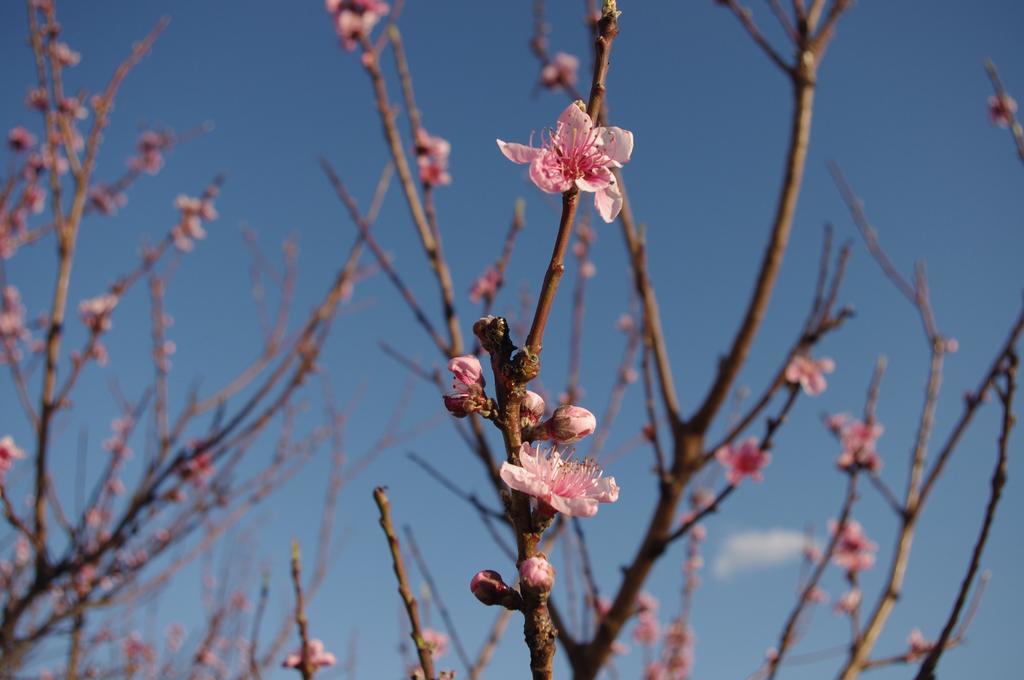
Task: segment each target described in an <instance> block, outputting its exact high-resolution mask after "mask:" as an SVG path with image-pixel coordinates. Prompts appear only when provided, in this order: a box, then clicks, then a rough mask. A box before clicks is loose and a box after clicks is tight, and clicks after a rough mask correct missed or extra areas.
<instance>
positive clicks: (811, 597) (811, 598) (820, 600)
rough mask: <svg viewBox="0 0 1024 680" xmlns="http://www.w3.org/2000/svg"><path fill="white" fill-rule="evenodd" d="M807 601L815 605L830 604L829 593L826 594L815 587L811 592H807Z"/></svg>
mask: <svg viewBox="0 0 1024 680" xmlns="http://www.w3.org/2000/svg"><path fill="white" fill-rule="evenodd" d="M805 599H806V600H807V601H808V602H811V603H813V604H824V603H825V602H828V593H826V592H825V591H824V590H822V589H821V588H819V587H818V586H814V587H813V588H811V589H810V590H809V591H807V596H806V597H805Z"/></svg>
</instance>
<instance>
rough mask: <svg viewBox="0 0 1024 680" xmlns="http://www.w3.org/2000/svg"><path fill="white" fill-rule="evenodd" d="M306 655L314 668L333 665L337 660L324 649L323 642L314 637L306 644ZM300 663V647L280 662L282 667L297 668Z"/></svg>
mask: <svg viewBox="0 0 1024 680" xmlns="http://www.w3.org/2000/svg"><path fill="white" fill-rule="evenodd" d="M306 657H307V658H308V659H309V663H311V664H312V665H313V667H314V668H322V667H324V666H333V665H334V664H335V663H336V662H337V659H335V658H334V655H333V654H331V653H330V652H328V651H325V650H324V643H323V642H321V641H320V640H316V639H313V640H310V641H309V642H308V643H307V644H306ZM301 665H302V648H299V649H297V650H295V651H294V652H292V653H291V654H289V655H288V656H286V657H285V658H284V661H283V662H282V663H281V666H282V667H283V668H298V667H299V666H301Z"/></svg>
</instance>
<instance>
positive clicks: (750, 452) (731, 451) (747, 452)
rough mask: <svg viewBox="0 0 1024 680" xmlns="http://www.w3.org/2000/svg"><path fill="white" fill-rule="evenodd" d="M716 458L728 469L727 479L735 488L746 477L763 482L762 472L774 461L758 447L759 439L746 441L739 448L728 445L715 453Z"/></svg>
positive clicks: (754, 438) (753, 438) (752, 438)
mask: <svg viewBox="0 0 1024 680" xmlns="http://www.w3.org/2000/svg"><path fill="white" fill-rule="evenodd" d="M715 458H716V459H717V460H718V462H719V463H721V464H722V466H723V467H724V468H725V469H726V473H725V478H726V480H727V481H728V482H729V483H730V484H732V485H733V486H736V485H737V484H739V483H740V481H742V479H743V478H744V477H750V478H751V479H753V480H754V481H755V482H760V481H762V480H763V479H764V476H763V475H762V474H761V470H762V469H763V468H764V467H765V466H766V465H768V463H770V462H771V460H772V456H771V454H770V453H768V452H767V451H762V450H761V449H760V447H758V442H757V437H750V438H748V439H745V440H744V441H743V442H742V443H741V444H740V445H739V446H738V447H733V445H732V444H726V445H725V446H723V447H722V448H720V449H718V450H717V451H715Z"/></svg>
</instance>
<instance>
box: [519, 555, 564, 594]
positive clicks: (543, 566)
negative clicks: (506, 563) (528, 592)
mask: <svg viewBox="0 0 1024 680" xmlns="http://www.w3.org/2000/svg"><path fill="white" fill-rule="evenodd" d="M519 577H520V578H521V579H522V580H523V583H525V584H526V585H527V586H529V587H530V588H536V589H538V590H551V586H553V585H554V584H555V568H554V567H552V566H551V563H550V562H548V561H547V559H545V558H544V557H543V556H541V555H535V556H534V557H531V558H529V559H526V560H523V563H522V564H520V565H519Z"/></svg>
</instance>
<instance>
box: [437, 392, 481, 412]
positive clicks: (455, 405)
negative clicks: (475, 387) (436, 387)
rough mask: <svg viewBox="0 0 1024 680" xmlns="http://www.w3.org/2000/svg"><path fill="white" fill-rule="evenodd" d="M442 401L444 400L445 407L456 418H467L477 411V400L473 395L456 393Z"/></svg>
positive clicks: (444, 397) (447, 395)
mask: <svg viewBox="0 0 1024 680" xmlns="http://www.w3.org/2000/svg"><path fill="white" fill-rule="evenodd" d="M442 399H444V407H445V408H446V409H448V412H449V413H451V414H452V415H453V416H455V417H456V418H465V417H466V416H468V415H469V414H470V413H473V411H475V410H476V409H475V408H474V406H475V405H476V399H474V398H473V395H471V394H460V393H458V392H454V393H452V394H446V395H444V396H443V397H442Z"/></svg>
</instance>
